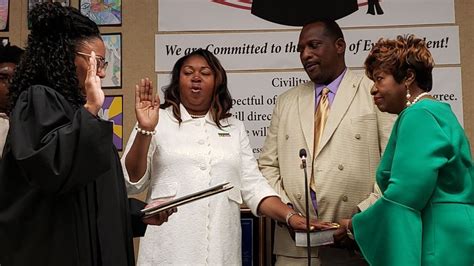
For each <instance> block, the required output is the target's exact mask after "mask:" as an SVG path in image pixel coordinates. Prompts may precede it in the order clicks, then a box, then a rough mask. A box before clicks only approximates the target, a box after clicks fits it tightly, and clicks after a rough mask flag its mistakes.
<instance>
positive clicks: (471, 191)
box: [342, 35, 474, 266]
mask: <svg viewBox="0 0 474 266" xmlns="http://www.w3.org/2000/svg"><path fill="white" fill-rule="evenodd" d="M433 65H434V63H433V59H432V56H431V54H430V52H429V51H428V49H427V47H426V45H425V43H424V41H423V40H421V39H418V38H415V37H414V36H413V35H411V36H406V37H402V36H398V37H397V38H396V39H395V40H388V39H380V40H379V41H378V42H377V43H376V44H375V46H374V47H373V48H372V51H371V52H370V54H369V56H368V58H367V59H366V61H365V69H366V74H367V75H368V76H369V78H371V79H372V80H373V81H374V82H375V86H374V88H373V90H372V95H373V97H374V102H375V104H376V105H377V107H378V108H379V109H380V110H381V111H385V112H389V113H394V114H399V116H398V119H397V121H396V122H395V124H394V126H393V129H392V134H391V137H390V140H389V142H388V145H387V147H386V150H385V152H384V155H383V158H382V160H381V162H380V165H379V168H378V170H377V176H376V179H377V183H378V185H379V187H380V189H381V191H382V192H383V193H382V197H381V198H380V199H379V200H378V201H377V202H375V204H374V205H373V206H371V207H370V208H369V209H367V210H365V211H364V212H361V213H359V214H356V215H355V216H354V217H353V218H352V221H351V220H346V221H344V222H343V223H342V224H343V225H344V226H345V227H346V228H348V229H349V230H351V231H352V232H353V234H354V237H355V240H356V242H357V244H358V245H359V247H360V249H361V252H362V254H363V255H364V257H365V258H366V259H367V261H368V262H369V263H370V264H371V265H384V266H387V265H443V266H446V265H456V266H463V265H466V266H472V265H474V171H473V162H472V157H471V149H470V146H469V141H468V139H467V137H466V135H465V133H464V130H463V128H462V126H461V125H460V124H459V122H458V120H457V118H456V116H455V115H454V113H453V111H452V110H451V107H450V106H449V104H447V103H443V102H439V101H437V100H436V99H435V98H433V96H431V95H430V94H429V93H428V92H429V91H431V88H432V69H433Z"/></svg>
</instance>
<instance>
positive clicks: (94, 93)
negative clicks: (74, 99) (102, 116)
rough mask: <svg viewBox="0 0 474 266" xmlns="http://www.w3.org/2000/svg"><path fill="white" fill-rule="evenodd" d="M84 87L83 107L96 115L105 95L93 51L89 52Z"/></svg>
mask: <svg viewBox="0 0 474 266" xmlns="http://www.w3.org/2000/svg"><path fill="white" fill-rule="evenodd" d="M84 87H85V92H86V104H84V108H86V109H87V110H88V111H89V112H90V113H92V114H93V115H97V114H98V113H99V110H100V108H101V107H102V105H103V104H104V99H105V95H104V91H103V90H102V86H101V83H100V77H99V76H98V75H97V61H96V60H95V52H94V51H92V52H91V56H90V57H89V64H88V67H87V74H86V80H85V81H84Z"/></svg>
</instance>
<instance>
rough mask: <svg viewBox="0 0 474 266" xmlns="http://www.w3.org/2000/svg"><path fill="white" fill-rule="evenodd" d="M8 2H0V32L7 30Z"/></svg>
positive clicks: (6, 0) (1, 0) (8, 0)
mask: <svg viewBox="0 0 474 266" xmlns="http://www.w3.org/2000/svg"><path fill="white" fill-rule="evenodd" d="M9 3H10V0H0V31H7V30H8V10H9V7H8V6H9Z"/></svg>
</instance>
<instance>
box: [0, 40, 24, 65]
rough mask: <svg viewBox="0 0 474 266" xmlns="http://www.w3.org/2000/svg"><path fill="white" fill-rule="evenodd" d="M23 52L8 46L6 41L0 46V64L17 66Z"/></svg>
mask: <svg viewBox="0 0 474 266" xmlns="http://www.w3.org/2000/svg"><path fill="white" fill-rule="evenodd" d="M24 51H25V50H23V49H21V48H20V47H18V46H16V45H10V43H9V42H8V41H4V42H2V43H1V44H0V63H13V64H15V65H18V63H19V62H20V58H21V55H22V54H23V52H24Z"/></svg>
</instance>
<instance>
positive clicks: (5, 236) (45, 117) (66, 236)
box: [0, 85, 134, 266]
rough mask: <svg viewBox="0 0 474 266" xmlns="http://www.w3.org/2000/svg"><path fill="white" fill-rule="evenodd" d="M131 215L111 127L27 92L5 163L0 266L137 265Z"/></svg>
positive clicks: (44, 91)
mask: <svg viewBox="0 0 474 266" xmlns="http://www.w3.org/2000/svg"><path fill="white" fill-rule="evenodd" d="M128 208H129V203H128V201H127V195H126V190H125V184H124V179H123V173H122V169H121V165H120V161H119V157H118V154H117V151H116V150H115V148H114V146H113V144H112V123H111V122H108V121H104V120H101V119H99V118H96V117H94V116H93V115H91V114H90V113H89V112H88V111H87V110H86V109H84V108H82V107H81V108H78V109H74V108H73V107H72V106H71V105H70V103H69V102H68V101H66V99H65V98H64V97H63V96H62V95H60V94H59V93H57V92H56V91H54V90H52V89H51V88H48V87H45V86H40V85H37V86H32V87H30V88H29V89H28V90H27V91H25V92H23V93H22V94H21V95H20V97H19V98H18V101H17V103H16V105H15V108H14V110H13V112H12V113H11V117H10V131H9V133H8V137H7V141H6V146H5V154H4V158H3V160H2V161H1V162H0V265H2V266H7V265H68V266H69V265H114V266H116V265H134V253H133V243H132V234H133V232H132V228H131V219H130V213H129V210H128Z"/></svg>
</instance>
